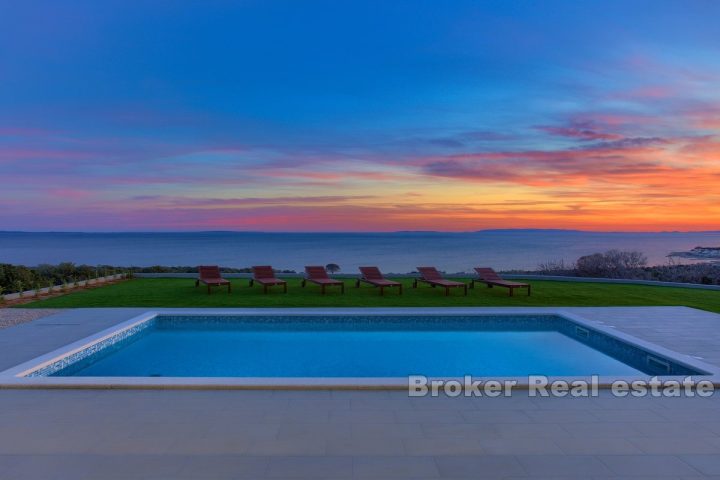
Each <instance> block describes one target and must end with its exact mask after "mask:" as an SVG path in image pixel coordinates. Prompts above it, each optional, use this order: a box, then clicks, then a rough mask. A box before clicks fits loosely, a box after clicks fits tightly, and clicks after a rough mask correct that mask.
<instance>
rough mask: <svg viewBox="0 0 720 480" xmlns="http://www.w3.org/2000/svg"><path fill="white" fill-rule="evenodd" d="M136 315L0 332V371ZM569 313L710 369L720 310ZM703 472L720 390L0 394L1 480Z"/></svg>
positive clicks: (711, 472) (715, 357) (113, 312)
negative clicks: (544, 394) (679, 393)
mask: <svg viewBox="0 0 720 480" xmlns="http://www.w3.org/2000/svg"><path fill="white" fill-rule="evenodd" d="M145 310H146V309H83V310H70V311H66V312H62V313H60V314H57V315H53V316H49V317H45V318H41V319H39V320H35V321H33V322H30V323H26V324H23V325H18V326H15V327H10V328H6V329H3V330H1V331H0V370H2V369H5V368H9V367H11V366H13V365H16V364H18V363H21V362H23V361H26V360H29V359H31V358H34V357H35V356H37V355H40V354H43V353H46V352H48V351H50V350H52V349H54V348H57V347H60V346H63V345H65V344H67V343H69V342H71V341H74V340H77V339H80V338H82V337H84V336H87V335H89V334H92V333H95V332H97V331H99V330H102V329H104V328H106V327H108V326H111V325H113V324H116V323H119V322H121V321H124V320H126V319H128V318H130V317H132V316H134V315H136V314H138V313H140V312H142V311H145ZM511 310H516V309H503V311H504V312H509V311H511ZM533 310H534V311H536V310H537V309H533ZM564 310H566V311H568V312H572V313H575V314H580V315H582V316H583V317H585V318H589V319H594V320H596V321H601V322H605V324H606V325H614V326H615V327H616V328H618V329H619V330H622V331H625V332H627V333H630V334H632V335H635V336H637V337H639V338H642V339H644V340H647V341H651V342H654V343H657V344H659V345H662V346H665V347H667V348H671V349H674V350H677V351H679V352H681V353H686V354H692V355H699V356H702V357H704V359H705V361H706V362H708V363H713V364H720V328H718V326H720V315H716V314H712V313H708V312H703V311H699V310H693V309H688V308H682V307H678V308H674V307H669V308H668V307H664V308H663V307H658V308H642V309H641V308H587V309H579V308H567V309H564ZM713 476H716V477H715V478H720V395H715V396H713V397H711V398H699V397H695V398H652V397H646V398H633V397H629V398H615V397H612V396H610V394H609V392H603V393H602V394H601V396H600V397H599V398H539V397H536V398H530V397H528V396H527V393H524V392H517V393H516V394H515V395H514V396H513V397H511V398H502V397H501V398H488V397H483V398H464V397H459V398H447V397H445V398H409V397H408V396H407V394H406V393H405V392H402V391H239V390H235V391H197V390H196V391H187V390H186V391H182V390H0V478H2V479H3V480H5V479H8V480H10V479H66V478H67V479H73V480H79V479H104V478H108V479H115V478H116V479H120V478H122V479H133V478H143V479H148V478H156V479H160V478H167V479H170V478H197V479H200V478H202V479H213V478H227V479H233V478H238V479H240V478H253V479H255V478H275V479H283V478H332V479H339V478H373V479H386V478H387V479H390V478H449V479H470V478H518V479H519V478H548V479H558V478H583V479H587V478H617V479H620V478H704V477H709V478H713Z"/></svg>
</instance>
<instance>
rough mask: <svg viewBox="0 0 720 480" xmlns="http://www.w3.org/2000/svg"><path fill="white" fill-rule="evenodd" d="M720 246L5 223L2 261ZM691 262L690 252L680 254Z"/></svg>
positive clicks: (336, 257) (419, 259)
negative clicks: (14, 226) (91, 229)
mask: <svg viewBox="0 0 720 480" xmlns="http://www.w3.org/2000/svg"><path fill="white" fill-rule="evenodd" d="M696 246H703V247H717V246H720V231H717V232H660V233H627V232H584V231H574V230H482V231H477V232H463V233H451V232H391V233H297V232H295V233H277V232H276V233H263V232H172V233H158V232H153V233H149V232H132V233H65V232H50V233H36V232H32V233H30V232H0V263H12V264H18V265H27V266H35V265H39V264H42V263H50V264H57V263H60V262H73V263H76V264H87V265H114V266H123V267H128V266H139V267H147V266H153V265H165V266H194V265H206V264H212V265H214V264H217V265H221V266H224V267H237V268H243V267H249V266H252V265H272V266H273V267H274V268H276V269H282V270H295V271H302V270H303V267H304V266H305V265H326V264H328V263H335V264H337V265H339V266H340V268H341V270H340V272H341V273H342V272H348V273H355V272H356V271H357V267H359V266H365V265H377V266H379V267H380V268H381V270H383V271H384V272H386V273H408V272H412V271H413V270H415V267H417V266H424V265H433V266H436V267H438V268H439V269H441V270H443V271H446V272H453V273H454V272H467V271H471V270H472V268H473V267H474V266H490V267H493V268H495V269H498V270H534V269H536V268H537V267H538V265H539V264H540V263H543V262H548V261H560V260H562V261H564V262H565V263H566V264H569V263H572V262H574V261H575V260H576V259H577V258H579V257H580V256H583V255H588V254H592V253H596V252H603V251H606V250H609V249H619V250H637V251H641V252H643V253H644V254H645V255H646V256H647V257H648V260H649V262H648V263H649V264H650V265H663V264H667V263H668V261H669V258H668V255H669V254H670V253H671V252H677V251H687V250H690V249H692V248H693V247H696ZM677 261H679V262H682V263H690V261H689V260H687V259H677Z"/></svg>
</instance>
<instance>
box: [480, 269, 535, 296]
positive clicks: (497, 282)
mask: <svg viewBox="0 0 720 480" xmlns="http://www.w3.org/2000/svg"><path fill="white" fill-rule="evenodd" d="M475 272H477V274H478V277H477V278H473V279H472V280H470V288H475V283H484V284H485V285H487V287H488V288H493V287H505V288H507V289H508V290H510V296H511V297H512V296H513V291H514V290H515V289H516V288H527V294H528V297H529V296H530V292H531V290H532V287H531V286H530V284H529V283H522V282H512V281H510V280H505V279H503V278H502V277H501V276H500V275H498V274H497V273H496V272H495V270H493V269H492V268H489V267H475Z"/></svg>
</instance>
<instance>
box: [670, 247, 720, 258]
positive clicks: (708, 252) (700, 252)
mask: <svg viewBox="0 0 720 480" xmlns="http://www.w3.org/2000/svg"><path fill="white" fill-rule="evenodd" d="M668 257H678V258H688V259H692V260H713V261H720V247H695V248H693V249H692V250H689V251H686V252H671V253H670V254H669V255H668Z"/></svg>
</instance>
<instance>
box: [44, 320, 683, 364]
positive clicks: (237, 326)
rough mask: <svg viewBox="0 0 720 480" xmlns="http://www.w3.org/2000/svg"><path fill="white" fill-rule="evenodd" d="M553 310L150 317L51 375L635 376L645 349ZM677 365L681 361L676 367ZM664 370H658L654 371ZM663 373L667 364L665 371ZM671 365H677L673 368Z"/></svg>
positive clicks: (641, 362) (642, 362)
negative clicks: (513, 313) (442, 314)
mask: <svg viewBox="0 0 720 480" xmlns="http://www.w3.org/2000/svg"><path fill="white" fill-rule="evenodd" d="M576 327H577V326H576V325H575V324H574V323H573V322H571V321H569V320H566V319H564V318H562V317H558V316H534V317H531V316H527V315H526V316H512V317H510V316H493V317H481V316H476V317H432V318H430V317H416V318H413V317H404V318H401V317H363V318H353V317H300V318H291V317H279V318H276V317H273V318H265V319H263V318H257V317H256V318H247V317H216V318H211V317H202V318H193V317H161V316H159V317H156V318H155V319H153V320H150V324H149V325H148V326H147V328H143V329H142V330H140V331H138V332H137V333H134V334H133V335H130V336H127V337H125V338H123V339H121V340H119V341H117V342H116V343H114V344H111V345H109V346H107V347H106V348H102V349H98V350H96V351H94V353H92V354H89V355H87V356H85V357H84V358H82V359H80V360H78V361H75V362H72V363H70V364H69V365H64V366H63V368H60V369H58V370H56V371H54V372H50V373H49V374H50V375H55V376H84V377H87V376H94V377H119V376H121V377H405V376H408V375H426V376H433V377H450V376H462V375H474V376H525V375H552V376H587V375H641V374H643V373H658V372H653V371H650V370H651V369H650V367H649V366H648V365H647V364H646V362H644V361H643V360H644V358H645V357H643V355H646V352H643V351H641V350H638V349H637V348H635V347H633V346H630V345H629V344H623V343H620V342H619V341H617V340H615V339H611V338H609V337H608V336H607V335H604V334H601V333H600V332H594V331H593V332H591V333H592V335H589V336H588V335H587V334H586V332H587V330H585V331H584V332H582V333H583V335H581V336H579V337H578V336H577V335H576V329H575V328H576ZM675 368H676V369H680V370H682V367H679V366H675ZM660 373H663V372H660ZM664 373H665V374H667V372H664ZM673 373H677V372H673Z"/></svg>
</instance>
